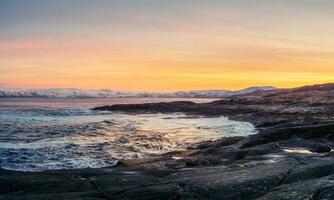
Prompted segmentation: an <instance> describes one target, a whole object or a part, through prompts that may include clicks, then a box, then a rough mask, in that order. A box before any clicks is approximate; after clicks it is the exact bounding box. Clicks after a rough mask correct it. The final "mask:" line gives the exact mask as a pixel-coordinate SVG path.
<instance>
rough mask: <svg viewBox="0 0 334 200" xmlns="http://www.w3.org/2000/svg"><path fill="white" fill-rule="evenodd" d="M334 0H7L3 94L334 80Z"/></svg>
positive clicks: (2, 23) (0, 40)
mask: <svg viewBox="0 0 334 200" xmlns="http://www.w3.org/2000/svg"><path fill="white" fill-rule="evenodd" d="M333 10H334V1H333V0H233V1H231V0H210V1H204V0H168V1H167V0H96V1H92V0H29V1H22V0H1V1H0V86H1V87H3V86H5V87H20V88H87V89H88V88H90V89H102V88H107V89H115V90H124V91H163V92H165V91H179V90H204V89H241V88H245V87H249V86H264V85H272V86H276V87H284V88H286V87H296V86H301V85H307V84H316V83H326V82H334V23H333V21H334V12H333Z"/></svg>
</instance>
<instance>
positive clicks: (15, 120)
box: [0, 98, 256, 171]
mask: <svg viewBox="0 0 334 200" xmlns="http://www.w3.org/2000/svg"><path fill="white" fill-rule="evenodd" d="M179 100H183V101H184V100H189V101H193V102H198V103H200V102H201V103H203V102H209V101H212V100H213V99H175V98H173V99H158V98H0V167H1V168H4V169H11V170H19V171H43V170H53V169H72V168H87V167H91V168H100V167H108V166H112V165H114V164H115V163H116V162H117V161H118V160H120V159H129V158H140V157H146V156H152V155H156V154H161V153H166V152H168V151H173V150H180V149H184V148H186V147H187V146H188V145H190V144H192V143H196V142H201V141H208V140H216V139H220V138H223V137H229V136H245V135H249V134H254V133H255V132H256V130H255V128H254V126H253V125H252V124H250V123H247V122H237V121H232V120H229V119H228V118H226V117H223V116H222V117H210V118H208V117H201V116H188V115H185V114H182V113H174V114H125V113H121V112H107V111H94V110H92V109H91V108H94V107H96V106H102V105H113V104H120V103H122V104H132V103H148V102H169V101H179Z"/></svg>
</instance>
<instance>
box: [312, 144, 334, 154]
mask: <svg viewBox="0 0 334 200" xmlns="http://www.w3.org/2000/svg"><path fill="white" fill-rule="evenodd" d="M312 151H313V152H317V153H328V152H330V151H331V148H330V147H329V146H327V145H318V146H316V147H315V148H314V149H313V150H312Z"/></svg>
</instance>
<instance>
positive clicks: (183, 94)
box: [0, 86, 276, 98]
mask: <svg viewBox="0 0 334 200" xmlns="http://www.w3.org/2000/svg"><path fill="white" fill-rule="evenodd" d="M275 90H276V88H274V87H271V86H265V87H250V88H246V89H242V90H236V91H232V90H196V91H180V92H171V93H154V92H121V91H114V90H107V89H104V90H85V89H76V88H72V89H20V88H0V97H44V98H51V97H64V98H65V97H67V98H84V97H90V98H101V97H114V98H115V97H138V98H139V97H149V98H224V97H230V96H234V95H243V94H250V93H254V92H263V91H275Z"/></svg>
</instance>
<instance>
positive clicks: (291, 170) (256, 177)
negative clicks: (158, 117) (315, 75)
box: [0, 88, 334, 199]
mask: <svg viewBox="0 0 334 200" xmlns="http://www.w3.org/2000/svg"><path fill="white" fill-rule="evenodd" d="M332 91H333V90H332V88H330V89H327V90H324V92H322V93H321V95H319V90H318V89H314V90H309V89H307V90H297V91H296V90H291V91H287V92H286V91H279V92H278V93H277V94H262V96H259V94H251V95H244V96H237V97H233V98H230V99H227V100H221V101H215V102H212V103H202V104H196V103H191V102H172V103H153V104H135V105H117V106H104V107H98V108H95V109H99V110H107V111H110V112H113V111H123V112H130V113H142V112H148V113H151V112H160V113H172V112H183V113H185V114H192V115H205V116H216V115H222V114H224V116H227V117H229V118H231V119H233V120H240V121H248V122H251V123H253V124H255V126H256V127H257V128H258V130H259V133H258V134H256V135H251V136H248V137H232V138H223V139H220V140H217V141H208V142H201V143H198V144H194V145H192V146H190V147H189V148H188V149H186V150H184V151H177V152H170V153H166V154H163V155H159V156H154V157H150V158H143V159H134V160H123V161H119V162H118V164H117V166H114V167H110V168H101V169H74V170H56V171H44V172H15V171H8V170H0V179H1V184H0V191H1V193H0V198H2V199H45V198H47V199H332V198H334V181H333V180H334V154H333V152H332V149H333V147H334V118H333V117H334V115H333V113H334V103H333V98H332V97H333V95H334V93H333V92H332Z"/></svg>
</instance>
